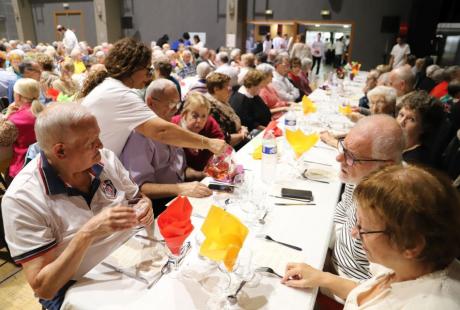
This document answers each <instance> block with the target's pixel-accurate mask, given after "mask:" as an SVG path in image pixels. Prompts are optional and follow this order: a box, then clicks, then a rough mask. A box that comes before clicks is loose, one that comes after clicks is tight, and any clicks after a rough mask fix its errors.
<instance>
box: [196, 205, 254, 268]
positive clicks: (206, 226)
mask: <svg viewBox="0 0 460 310" xmlns="http://www.w3.org/2000/svg"><path fill="white" fill-rule="evenodd" d="M201 231H202V232H203V234H204V235H205V237H206V239H205V240H204V242H203V244H202V245H201V248H200V255H202V256H205V257H208V258H209V259H211V260H214V261H222V262H224V265H225V267H226V268H227V270H228V271H232V270H233V267H234V265H235V262H236V259H237V257H238V254H239V252H240V249H241V247H242V246H243V243H244V240H245V239H246V236H247V235H248V232H249V230H248V228H247V227H246V226H244V225H243V224H242V223H241V222H240V220H239V219H238V218H237V217H236V216H234V215H232V214H230V213H228V212H227V211H225V210H224V209H221V208H219V207H216V206H211V208H210V209H209V212H208V215H207V216H206V219H205V221H204V223H203V226H201Z"/></svg>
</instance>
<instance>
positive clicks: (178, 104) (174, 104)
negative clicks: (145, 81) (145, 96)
mask: <svg viewBox="0 0 460 310" xmlns="http://www.w3.org/2000/svg"><path fill="white" fill-rule="evenodd" d="M151 98H152V99H153V100H155V101H158V102H165V101H164V100H161V99H160V98H158V97H151ZM181 104H182V102H181V101H180V100H179V101H177V102H168V107H169V108H170V109H172V108H176V109H179V108H180V105H181Z"/></svg>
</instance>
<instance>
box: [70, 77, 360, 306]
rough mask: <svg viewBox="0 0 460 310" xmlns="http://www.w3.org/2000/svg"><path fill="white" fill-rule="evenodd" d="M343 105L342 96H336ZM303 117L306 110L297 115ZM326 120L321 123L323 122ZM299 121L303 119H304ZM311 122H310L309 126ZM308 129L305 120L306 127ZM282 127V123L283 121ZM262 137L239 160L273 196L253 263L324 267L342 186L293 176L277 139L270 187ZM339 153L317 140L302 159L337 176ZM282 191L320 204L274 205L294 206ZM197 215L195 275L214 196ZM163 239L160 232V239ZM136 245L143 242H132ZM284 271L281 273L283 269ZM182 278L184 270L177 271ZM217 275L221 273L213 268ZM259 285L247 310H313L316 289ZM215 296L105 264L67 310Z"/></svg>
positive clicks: (197, 205) (187, 302)
mask: <svg viewBox="0 0 460 310" xmlns="http://www.w3.org/2000/svg"><path fill="white" fill-rule="evenodd" d="M364 78H365V75H364V74H360V75H359V76H358V77H357V81H356V80H355V81H354V82H348V84H345V89H346V90H347V91H348V93H347V94H346V96H345V98H343V99H344V100H345V99H346V100H347V102H351V104H356V103H357V98H359V96H360V95H361V93H360V91H361V86H362V83H363V81H364ZM330 96H331V94H330V92H326V91H324V90H320V89H318V90H315V92H314V93H313V94H311V95H310V98H312V100H313V101H314V102H316V104H317V106H318V105H321V104H324V105H326V104H328V100H329V99H330ZM336 99H337V98H336ZM318 110H322V111H323V112H321V113H330V111H333V109H332V110H327V109H320V107H318ZM298 114H299V117H301V113H300V111H299V112H298ZM334 117H335V119H340V117H342V118H343V119H341V120H340V121H343V122H344V123H346V122H347V120H346V119H345V118H344V117H343V116H340V115H335V116H334ZM320 120H322V119H321V118H320ZM299 121H300V119H299ZM303 122H304V123H305V122H308V119H307V120H304V121H303ZM300 123H302V122H300ZM348 125H349V124H348ZM280 127H281V128H282V127H283V125H282V120H281V121H280ZM260 139H261V138H260V137H256V138H255V139H253V140H252V141H251V142H250V143H248V144H247V145H245V146H244V147H243V148H242V149H241V150H239V151H238V152H237V154H236V159H237V162H238V163H241V164H243V166H244V168H245V173H246V174H252V175H253V182H252V186H255V187H258V188H261V189H262V188H264V190H265V193H266V195H267V203H269V204H270V205H271V208H270V211H269V212H268V215H267V217H266V223H265V225H260V227H254V228H251V227H250V234H249V236H248V238H247V240H246V242H245V245H244V247H246V248H250V249H251V250H252V258H253V263H254V264H255V265H264V266H267V264H270V263H272V266H270V267H272V268H274V269H275V270H277V271H278V272H280V273H284V270H282V269H283V268H284V267H283V265H285V263H286V262H288V261H291V260H294V261H296V260H297V261H303V262H306V263H308V264H310V265H311V266H313V267H315V268H318V269H321V268H322V267H323V264H324V261H325V257H326V253H327V249H328V246H329V241H330V236H331V234H332V231H333V213H334V209H335V206H336V204H337V201H338V199H339V195H340V188H341V182H340V181H339V180H338V178H337V177H331V178H330V179H329V183H320V182H315V181H310V180H306V179H302V178H300V177H293V174H292V172H293V171H294V172H295V169H294V170H293V166H292V163H291V164H290V163H289V158H290V156H291V155H292V154H291V152H292V151H290V149H289V147H288V145H287V143H286V142H285V140H284V138H279V139H278V140H279V141H278V148H279V149H280V151H281V152H280V153H281V154H280V160H279V164H278V166H277V174H276V178H275V180H271V182H270V184H269V185H267V183H264V182H263V181H262V180H261V178H260V167H261V161H260V160H258V161H257V160H254V159H253V158H252V152H253V150H254V148H255V147H256V146H257V145H258V144H260V142H261V140H260ZM336 156H337V151H336V150H335V149H333V148H331V147H328V146H326V145H325V144H323V143H322V142H318V143H317V144H316V145H315V146H314V147H313V148H312V149H310V150H309V151H308V152H306V154H304V156H303V157H302V159H303V160H305V161H310V162H317V163H323V164H326V165H329V166H326V165H320V164H315V163H306V165H307V166H308V168H309V169H315V168H318V169H323V170H324V169H326V170H329V173H332V175H334V176H335V175H337V173H338V169H339V164H338V163H337V162H336V160H335V157H336ZM281 187H288V188H296V189H308V190H311V191H312V192H313V195H314V202H315V203H316V205H292V206H279V205H273V203H274V202H285V203H289V202H293V201H290V200H284V199H278V198H275V197H273V196H268V195H274V196H276V195H279V194H280V188H281ZM190 201H191V203H192V205H193V207H194V210H193V215H192V222H193V225H194V226H195V230H194V232H192V234H191V236H190V237H189V238H188V239H189V240H190V241H191V244H192V248H191V251H190V253H189V254H188V255H187V257H186V258H185V259H184V262H183V264H182V265H181V268H183V266H186V268H189V269H193V268H194V262H196V260H197V257H198V255H197V253H198V250H199V246H198V245H197V242H196V239H197V238H196V236H195V235H196V234H197V233H198V232H199V228H200V227H201V224H202V223H203V221H204V219H203V216H205V215H206V213H207V210H208V208H209V207H210V205H211V204H215V203H216V199H215V197H208V198H203V199H196V198H191V199H190ZM227 211H229V212H231V213H234V214H235V215H236V216H238V217H240V218H242V219H243V221H244V217H245V216H247V212H243V211H242V210H241V207H240V206H239V205H238V203H235V204H230V205H229V206H227ZM260 233H264V234H268V235H270V236H271V237H273V238H274V239H276V240H281V241H284V242H287V243H289V244H294V245H297V246H299V247H301V248H302V249H303V250H302V252H297V253H296V251H293V250H290V249H288V248H285V247H283V246H278V245H276V244H274V243H271V242H267V241H261V240H260V239H259V238H256V237H257V236H258V234H260ZM157 236H158V233H157ZM132 239H137V238H132ZM280 269H281V270H280ZM179 272H180V271H179ZM213 272H219V271H218V270H214V271H213ZM260 279H261V280H260V283H259V284H258V285H257V286H256V287H245V288H244V289H243V291H244V292H245V294H247V296H248V300H249V302H248V303H246V304H245V305H243V306H242V308H245V309H290V310H294V309H313V307H314V304H315V300H316V294H317V289H305V290H300V289H293V288H289V287H286V286H285V285H283V284H281V283H280V280H279V279H278V278H275V277H269V276H261V277H260ZM210 297H211V296H210V294H209V293H208V292H207V291H206V290H205V289H203V287H202V285H201V284H200V281H194V280H190V279H186V278H184V277H176V278H173V277H171V276H169V274H167V275H165V276H164V277H163V278H162V279H161V280H160V281H158V283H156V284H155V285H154V286H153V287H152V288H151V289H147V287H146V284H144V283H142V282H139V281H137V280H135V279H132V278H130V277H127V276H125V275H122V274H119V273H116V272H113V270H110V269H108V268H106V267H105V266H102V265H101V264H99V265H98V266H96V267H95V268H93V269H92V270H91V271H90V272H89V273H88V274H87V275H86V276H85V277H84V278H83V279H81V280H79V281H78V282H77V283H76V284H75V285H74V286H72V287H71V288H70V289H69V291H68V292H67V294H66V298H65V301H64V304H63V306H62V308H61V309H98V310H103V309H206V308H208V304H207V303H208V300H209V298H210Z"/></svg>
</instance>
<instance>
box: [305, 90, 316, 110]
mask: <svg viewBox="0 0 460 310" xmlns="http://www.w3.org/2000/svg"><path fill="white" fill-rule="evenodd" d="M302 109H303V114H308V113H315V112H316V105H315V104H314V103H313V101H311V100H310V98H308V97H307V96H305V95H304V96H303V97H302Z"/></svg>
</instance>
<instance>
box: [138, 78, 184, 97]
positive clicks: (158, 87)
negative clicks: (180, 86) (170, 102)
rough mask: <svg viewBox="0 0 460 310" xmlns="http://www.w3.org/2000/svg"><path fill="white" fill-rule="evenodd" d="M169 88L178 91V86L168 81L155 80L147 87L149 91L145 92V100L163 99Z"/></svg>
mask: <svg viewBox="0 0 460 310" xmlns="http://www.w3.org/2000/svg"><path fill="white" fill-rule="evenodd" d="M168 87H173V88H174V89H176V84H174V83H173V82H171V81H170V80H168V79H156V80H153V81H152V82H151V83H150V85H149V87H147V90H146V91H145V98H146V99H147V98H148V97H156V98H158V97H162V96H163V95H164V92H165V90H166V89H167V88H168Z"/></svg>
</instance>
